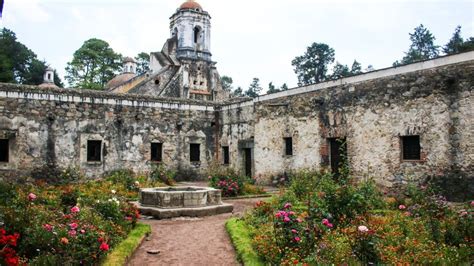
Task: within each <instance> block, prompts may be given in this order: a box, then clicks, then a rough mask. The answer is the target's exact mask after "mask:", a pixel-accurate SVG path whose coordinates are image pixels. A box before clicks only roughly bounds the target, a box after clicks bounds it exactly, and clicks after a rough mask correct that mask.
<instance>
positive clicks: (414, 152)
mask: <svg viewBox="0 0 474 266" xmlns="http://www.w3.org/2000/svg"><path fill="white" fill-rule="evenodd" d="M402 159H403V160H420V159H421V147H420V136H403V137H402Z"/></svg>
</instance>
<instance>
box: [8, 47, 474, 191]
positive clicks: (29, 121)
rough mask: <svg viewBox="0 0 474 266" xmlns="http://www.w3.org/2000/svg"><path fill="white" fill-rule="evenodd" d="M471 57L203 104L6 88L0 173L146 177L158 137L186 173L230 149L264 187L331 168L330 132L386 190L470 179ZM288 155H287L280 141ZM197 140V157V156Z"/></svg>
mask: <svg viewBox="0 0 474 266" xmlns="http://www.w3.org/2000/svg"><path fill="white" fill-rule="evenodd" d="M473 87H474V52H470V53H464V54H459V55H454V56H447V57H442V58H438V59H435V60H430V61H425V62H421V63H416V64H411V65H407V66H402V67H397V68H389V69H383V70H379V71H375V72H370V73H367V74H362V75H358V76H354V77H349V78H344V79H340V80H336V81H330V82H324V83H319V84H314V85H310V86H306V87H299V88H295V89H291V90H288V91H285V92H280V93H275V94H270V95H264V96H260V97H258V98H256V99H233V100H232V101H229V102H221V103H215V102H204V101H192V100H183V99H171V98H156V97H151V96H140V95H136V94H112V93H105V92H97V91H87V90H67V89H40V88H38V87H33V86H18V85H12V84H0V139H9V140H10V161H9V162H8V163H1V162H0V171H2V172H7V173H17V172H27V171H29V170H31V169H34V168H36V167H40V166H41V165H43V164H45V163H48V162H49V163H55V164H57V165H58V166H60V167H67V166H77V167H79V168H80V169H81V170H82V171H83V172H84V173H86V174H87V175H88V176H100V175H101V174H103V173H104V172H106V171H110V170H116V169H123V168H130V169H132V170H134V171H136V172H146V171H149V170H150V166H151V165H152V164H153V163H152V162H150V157H151V155H150V146H151V143H152V142H159V143H163V163H164V164H165V165H166V166H167V167H169V168H173V169H175V170H177V171H178V172H179V174H180V175H181V176H185V177H188V178H192V177H195V176H198V175H201V176H202V174H204V173H205V172H206V170H207V168H208V166H209V165H210V163H211V162H212V161H213V160H214V159H215V158H217V160H218V162H219V163H220V164H223V157H224V154H223V149H222V147H228V148H229V165H227V166H225V167H232V168H235V169H236V170H238V171H240V172H241V173H245V169H246V159H245V149H247V151H249V150H250V151H251V157H252V160H251V161H250V163H249V164H247V167H248V166H249V165H250V167H251V174H252V176H255V177H256V178H257V179H258V180H259V181H261V182H268V181H269V178H270V177H271V176H274V175H279V174H282V173H285V172H290V171H294V170H298V169H323V168H326V167H329V166H330V162H331V160H332V159H331V156H330V145H329V141H328V139H331V138H345V139H346V142H347V158H348V161H349V167H350V171H351V172H352V174H353V175H355V176H357V177H361V178H362V177H373V178H375V179H376V180H377V181H378V182H379V183H380V184H383V185H386V186H391V185H392V184H394V183H399V182H403V181H407V180H409V179H420V178H422V177H425V176H436V175H447V174H450V173H461V174H465V175H468V176H474V169H473V168H474V167H473V161H474V141H473V140H474V121H473V120H474V105H473V93H472V92H473ZM410 135H417V136H420V146H421V152H420V154H421V159H420V160H416V161H405V160H402V156H401V154H402V151H401V146H402V144H401V137H403V136H410ZM289 137H291V138H292V144H293V155H285V144H284V138H289ZM87 140H102V141H103V160H102V161H101V162H99V163H97V162H88V161H87V159H86V158H87V154H86V152H87V148H86V144H87ZM190 143H197V144H201V145H200V153H201V160H200V162H199V163H196V162H190V147H189V144H190Z"/></svg>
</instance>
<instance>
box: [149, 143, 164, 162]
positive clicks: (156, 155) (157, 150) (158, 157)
mask: <svg viewBox="0 0 474 266" xmlns="http://www.w3.org/2000/svg"><path fill="white" fill-rule="evenodd" d="M150 160H151V161H152V162H162V161H163V143H152V144H151V158H150Z"/></svg>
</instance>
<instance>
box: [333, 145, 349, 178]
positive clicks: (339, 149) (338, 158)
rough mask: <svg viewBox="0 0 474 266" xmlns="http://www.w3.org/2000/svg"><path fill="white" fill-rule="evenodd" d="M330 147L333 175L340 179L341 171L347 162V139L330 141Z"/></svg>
mask: <svg viewBox="0 0 474 266" xmlns="http://www.w3.org/2000/svg"><path fill="white" fill-rule="evenodd" d="M329 147H330V149H331V155H330V162H331V170H332V172H333V174H334V175H335V176H336V177H338V176H339V175H340V169H341V167H342V166H344V163H346V162H347V145H346V139H345V138H331V139H329Z"/></svg>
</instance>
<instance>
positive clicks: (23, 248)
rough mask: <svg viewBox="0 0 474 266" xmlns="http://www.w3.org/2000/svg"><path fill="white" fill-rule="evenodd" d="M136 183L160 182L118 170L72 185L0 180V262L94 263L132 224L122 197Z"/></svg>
mask: <svg viewBox="0 0 474 266" xmlns="http://www.w3.org/2000/svg"><path fill="white" fill-rule="evenodd" d="M140 185H143V186H160V183H157V182H155V181H154V180H148V179H146V178H143V177H136V176H126V175H125V174H123V173H122V174H117V173H113V176H112V177H106V178H104V179H103V180H98V181H89V182H86V183H77V184H75V185H74V186H72V185H70V184H59V185H49V184H47V183H45V182H44V181H38V182H36V183H35V184H27V185H21V186H19V185H15V184H8V183H0V224H1V225H2V226H1V228H0V250H1V251H0V261H1V259H3V263H2V262H0V264H1V265H3V264H6V265H19V264H32V265H83V264H85V265H96V264H99V263H100V261H101V260H102V259H103V258H104V257H105V256H106V255H107V253H108V252H109V251H110V250H111V249H113V248H114V247H115V246H116V245H117V244H118V243H120V242H121V241H122V240H123V239H124V238H125V237H126V236H127V234H128V233H129V232H130V231H131V230H132V229H133V228H134V226H135V225H136V223H137V219H138V218H139V214H138V210H137V208H136V207H135V206H134V205H132V204H130V203H128V199H130V198H136V195H137V187H139V186H140ZM3 240H5V241H3Z"/></svg>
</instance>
